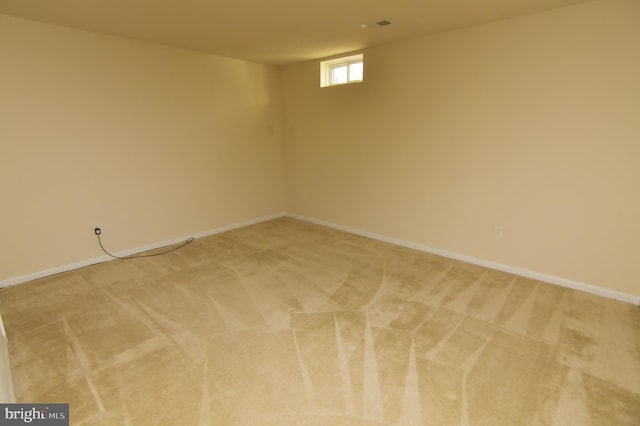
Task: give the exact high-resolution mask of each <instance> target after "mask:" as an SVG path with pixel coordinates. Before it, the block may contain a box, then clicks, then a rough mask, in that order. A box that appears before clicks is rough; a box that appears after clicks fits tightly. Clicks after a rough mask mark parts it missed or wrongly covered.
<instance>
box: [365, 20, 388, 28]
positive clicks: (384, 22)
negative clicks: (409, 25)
mask: <svg viewBox="0 0 640 426" xmlns="http://www.w3.org/2000/svg"><path fill="white" fill-rule="evenodd" d="M387 25H391V21H387V20H386V19H382V20H380V21H377V22H370V23H368V24H362V25H360V26H361V27H362V28H368V29H370V30H375V29H376V28H381V27H386V26H387Z"/></svg>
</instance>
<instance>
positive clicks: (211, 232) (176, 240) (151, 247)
mask: <svg viewBox="0 0 640 426" xmlns="http://www.w3.org/2000/svg"><path fill="white" fill-rule="evenodd" d="M283 216H285V213H274V214H271V215H268V216H262V217H258V218H255V219H250V220H246V221H243V222H239V223H234V224H231V225H225V226H221V227H219V228H214V229H210V230H208V231H203V232H198V233H196V234H192V235H185V236H182V237H177V238H172V239H170V240H167V241H162V242H159V243H153V244H148V245H145V246H142V247H136V248H132V249H127V250H123V251H119V252H116V253H114V254H115V255H116V256H120V257H123V256H129V255H132V254H135V253H141V252H144V251H149V250H155V249H158V248H161V247H165V246H170V245H173V244H178V243H181V242H183V241H185V240H187V239H189V238H195V239H198V238H204V237H208V236H210V235H215V234H220V233H222V232H226V231H231V230H233V229H237V228H243V227H245V226H249V225H255V224H256V223H261V222H266V221H268V220H272V219H277V218H280V217H283ZM111 260H114V259H113V258H111V257H110V256H107V255H104V256H99V257H94V258H91V259H86V260H82V261H80V262H74V263H69V264H67V265H62V266H58V267H55V268H51V269H45V270H43V271H38V272H34V273H31V274H27V275H21V276H19V277H14V278H9V279H5V280H1V281H0V288H4V287H11V286H13V285H17V284H23V283H26V282H29V281H33V280H37V279H39V278H44V277H48V276H50V275H56V274H60V273H63V272H68V271H72V270H74V269H79V268H84V267H85V266H91V265H95V264H97V263H103V262H109V261H111Z"/></svg>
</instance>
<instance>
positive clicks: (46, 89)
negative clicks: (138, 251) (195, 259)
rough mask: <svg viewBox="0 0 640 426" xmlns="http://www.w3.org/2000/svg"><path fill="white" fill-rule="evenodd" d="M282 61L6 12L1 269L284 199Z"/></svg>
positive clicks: (1, 65)
mask: <svg viewBox="0 0 640 426" xmlns="http://www.w3.org/2000/svg"><path fill="white" fill-rule="evenodd" d="M279 73H280V71H279V70H278V69H277V68H273V67H267V66H262V65H257V64H252V63H247V62H242V61H238V60H231V59H226V58H221V57H216V56H211V55H205V54H200V53H194V52H188V51H184V50H178V49H172V48H167V47H162V46H157V45H152V44H145V43H140V42H135V41H129V40H125V39H119V38H114V37H109V36H104V35H100V34H95V33H89V32H83V31H77V30H71V29H66V28H63V27H57V26H51V25H46V24H41V23H37V22H35V21H28V20H21V19H16V18H13V17H9V16H6V15H5V16H3V15H0V189H1V190H0V194H1V197H2V208H1V213H0V218H1V220H0V241H1V243H2V252H1V255H0V280H3V279H8V278H12V277H19V276H22V275H25V274H32V273H35V272H38V271H43V270H47V269H49V268H55V267H59V266H61V265H66V264H71V263H74V262H80V261H84V260H87V259H91V258H95V257H98V256H100V255H101V254H102V253H101V252H100V251H99V249H98V246H97V243H96V240H95V236H94V235H93V227H94V225H100V226H101V227H102V228H103V230H104V239H105V243H106V244H107V246H108V247H109V248H111V249H112V250H113V251H118V250H124V249H132V248H135V247H141V246H145V245H148V244H154V243H158V242H161V241H166V240H169V239H173V238H177V237H181V236H184V235H189V234H192V233H196V232H202V231H207V230H210V229H214V228H217V227H220V226H225V225H230V224H235V223H238V222H242V221H245V220H250V219H255V218H258V217H261V216H265V215H269V214H274V213H279V212H281V211H282V210H283V208H284V200H283V197H284V190H283V181H282V175H283V173H282V170H283V165H282V149H283V147H282V135H281V122H282V117H281V113H282V108H281V102H280V75H279Z"/></svg>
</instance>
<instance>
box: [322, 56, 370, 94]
mask: <svg viewBox="0 0 640 426" xmlns="http://www.w3.org/2000/svg"><path fill="white" fill-rule="evenodd" d="M363 77H364V62H363V56H362V53H360V54H357V55H350V56H344V57H342V58H335V59H329V60H327V61H322V62H320V87H327V86H335V85H338V84H347V83H360V82H361V81H362V80H363Z"/></svg>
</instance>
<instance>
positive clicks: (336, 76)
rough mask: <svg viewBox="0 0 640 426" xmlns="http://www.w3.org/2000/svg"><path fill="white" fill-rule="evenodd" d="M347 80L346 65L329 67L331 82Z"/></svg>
mask: <svg viewBox="0 0 640 426" xmlns="http://www.w3.org/2000/svg"><path fill="white" fill-rule="evenodd" d="M346 82H347V66H346V65H342V66H339V67H334V68H332V69H331V84H340V83H346Z"/></svg>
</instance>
